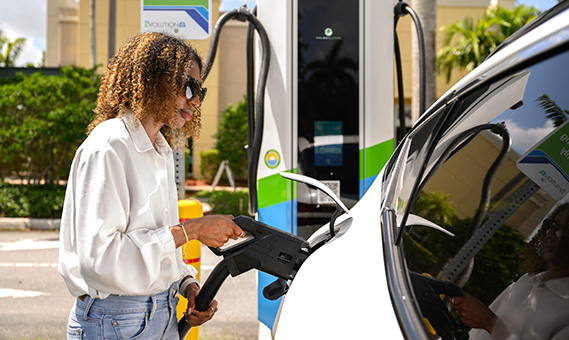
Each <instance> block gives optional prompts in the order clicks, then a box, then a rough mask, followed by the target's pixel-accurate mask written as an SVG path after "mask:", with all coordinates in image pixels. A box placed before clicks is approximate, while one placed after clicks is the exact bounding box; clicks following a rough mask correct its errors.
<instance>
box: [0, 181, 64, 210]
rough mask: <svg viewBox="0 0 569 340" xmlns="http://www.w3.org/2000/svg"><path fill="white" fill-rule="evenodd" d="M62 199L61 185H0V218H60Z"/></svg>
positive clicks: (62, 190)
mask: <svg viewBox="0 0 569 340" xmlns="http://www.w3.org/2000/svg"><path fill="white" fill-rule="evenodd" d="M64 199H65V186H62V185H54V184H48V185H12V184H0V216H2V217H35V218H60V217H61V211H62V209H63V201H64Z"/></svg>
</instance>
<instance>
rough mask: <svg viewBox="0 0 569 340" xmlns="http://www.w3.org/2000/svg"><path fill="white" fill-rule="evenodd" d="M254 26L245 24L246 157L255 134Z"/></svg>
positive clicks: (255, 12) (254, 11)
mask: <svg viewBox="0 0 569 340" xmlns="http://www.w3.org/2000/svg"><path fill="white" fill-rule="evenodd" d="M253 14H257V7H255V9H253ZM254 33H255V31H254V28H253V24H251V23H250V22H249V23H248V24H247V33H246V38H245V39H246V42H247V46H246V52H247V57H246V60H247V129H248V135H247V159H249V154H250V153H251V149H252V148H251V147H252V145H253V135H254V134H255V90H254V87H253V84H254V83H255V59H254V57H255V51H254V49H253V47H254V44H253V39H254Z"/></svg>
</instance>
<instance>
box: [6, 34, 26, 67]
mask: <svg viewBox="0 0 569 340" xmlns="http://www.w3.org/2000/svg"><path fill="white" fill-rule="evenodd" d="M25 43H26V38H17V39H16V40H13V41H9V40H7V39H6V40H5V41H3V42H2V45H3V46H2V55H1V56H0V60H1V61H2V63H3V64H4V67H13V66H14V63H15V61H16V59H17V58H18V56H19V55H20V53H21V52H22V48H23V47H24V44H25Z"/></svg>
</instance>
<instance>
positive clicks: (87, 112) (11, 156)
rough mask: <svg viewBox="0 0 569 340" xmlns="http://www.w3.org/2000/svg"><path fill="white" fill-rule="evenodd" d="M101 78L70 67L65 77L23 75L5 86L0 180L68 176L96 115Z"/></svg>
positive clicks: (0, 88)
mask: <svg viewBox="0 0 569 340" xmlns="http://www.w3.org/2000/svg"><path fill="white" fill-rule="evenodd" d="M98 81H99V79H98V76H97V74H96V72H95V69H82V68H77V67H72V66H67V67H64V68H63V69H62V70H61V76H45V75H43V74H42V73H41V72H36V73H33V74H29V75H22V74H21V73H20V74H18V75H17V76H16V77H15V79H11V80H8V81H6V82H5V83H4V84H3V85H0V111H1V112H2V115H0V150H2V157H0V178H3V177H5V176H17V177H18V178H20V179H23V180H25V181H26V182H27V183H28V184H38V183H40V182H42V183H53V182H57V181H58V180H60V179H65V178H66V176H67V171H68V170H69V167H70V165H71V160H72V158H73V154H74V153H75V149H77V147H78V146H79V144H80V143H81V141H83V139H84V138H85V132H86V130H85V129H86V127H87V125H88V124H89V122H90V121H91V119H92V117H93V109H94V108H95V103H96V96H97V89H98Z"/></svg>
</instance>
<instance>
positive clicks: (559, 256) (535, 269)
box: [520, 203, 569, 274]
mask: <svg viewBox="0 0 569 340" xmlns="http://www.w3.org/2000/svg"><path fill="white" fill-rule="evenodd" d="M565 209H569V203H563V204H561V205H559V206H558V207H557V208H555V210H554V211H553V213H552V214H551V215H550V216H549V217H548V218H547V219H551V220H553V219H555V218H556V217H557V216H558V215H559V214H561V212H563V211H564V210H565ZM568 226H569V221H567V220H566V221H564V227H563V231H564V232H563V233H562V234H561V240H559V245H558V246H557V250H556V252H555V259H554V264H560V265H563V266H566V265H567V263H569V262H568V259H569V251H568V250H569V232H567V227H568ZM547 228H548V226H547V223H542V225H541V227H540V228H539V230H538V231H537V233H536V234H535V235H534V236H533V237H532V239H531V240H530V241H529V242H528V244H526V246H525V247H524V249H523V251H522V253H521V255H520V257H521V258H522V259H523V262H522V263H521V266H520V273H530V274H536V273H540V272H542V271H545V270H547V269H548V263H547V262H545V260H544V259H543V245H544V242H545V236H546V234H547Z"/></svg>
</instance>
